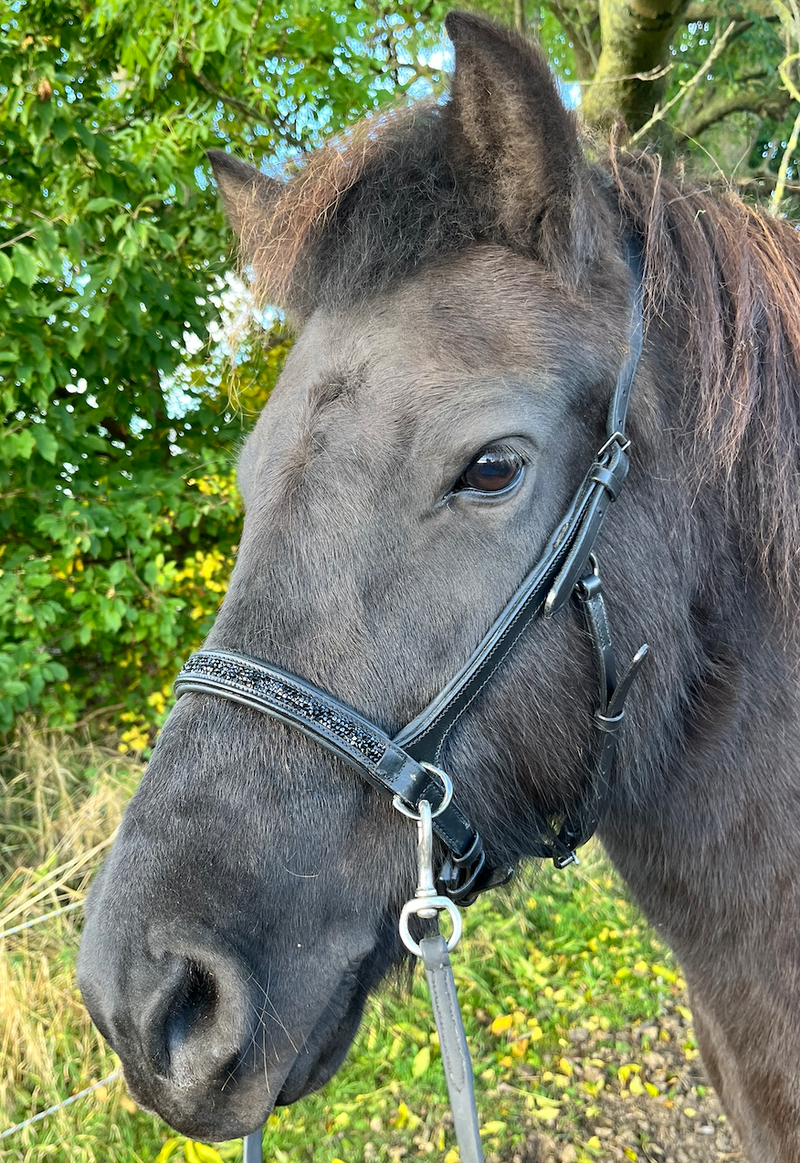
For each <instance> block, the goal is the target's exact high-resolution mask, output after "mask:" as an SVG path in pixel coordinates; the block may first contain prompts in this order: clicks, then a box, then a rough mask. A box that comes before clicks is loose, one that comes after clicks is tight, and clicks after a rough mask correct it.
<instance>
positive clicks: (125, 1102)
mask: <svg viewBox="0 0 800 1163" xmlns="http://www.w3.org/2000/svg"><path fill="white" fill-rule="evenodd" d="M119 1105H120V1106H121V1107H122V1109H123V1110H125V1111H127V1112H128V1114H129V1115H135V1114H136V1112H137V1111H138V1110H139V1108H138V1106H137V1105H136V1103H135V1102H134V1101H133V1099H132V1098H129V1097H128V1095H127V1094H123V1095H120V1100H119Z"/></svg>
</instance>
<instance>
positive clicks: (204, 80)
mask: <svg viewBox="0 0 800 1163" xmlns="http://www.w3.org/2000/svg"><path fill="white" fill-rule="evenodd" d="M178 60H179V61H180V62H181V64H182V65H184V66H185V68H186V69H187V71H188V73H189V76H190V77H191V78H192V80H193V81H195V82H196V83H197V84H198V85H199V86H200V88H201V89H205V91H206V92H207V93H210V94H211V96H212V97H216V98H217V100H218V101H221V102H222V104H223V105H228V106H229V107H230V108H231V109H236V110H237V112H239V113H241V114H243V115H244V116H245V117H246V118H247V119H248V120H249V121H252V122H254V123H255V124H256V125H265V124H268V123H269V120H270V118H269V114H268V113H267V111H266V110H263V111H262V110H259V109H257V108H256V107H255V106H254V105H250V104H249V103H248V102H247V101H241V100H240V99H239V98H238V97H233V96H232V95H231V94H230V93H226V92H225V90H224V89H220V88H218V87H217V86H216V85H214V84H213V83H212V82H211V81H209V79H208V77H207V76H206V75H205V73H203V72H202V71H201V72H197V73H195V72H194V71H193V70H192V69H191V67H190V66H189V62H188V60H187V58H186V54H185V53H184V52H183V51H182V50H181V51H180V52H179V53H178Z"/></svg>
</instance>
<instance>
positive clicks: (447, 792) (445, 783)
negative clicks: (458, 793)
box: [392, 763, 453, 820]
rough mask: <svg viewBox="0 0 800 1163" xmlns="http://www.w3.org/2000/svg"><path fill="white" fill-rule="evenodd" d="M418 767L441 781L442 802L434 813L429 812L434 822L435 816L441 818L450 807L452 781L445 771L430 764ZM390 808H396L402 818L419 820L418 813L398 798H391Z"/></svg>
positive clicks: (422, 764)
mask: <svg viewBox="0 0 800 1163" xmlns="http://www.w3.org/2000/svg"><path fill="white" fill-rule="evenodd" d="M420 767H424V768H425V770H426V771H429V772H430V773H431V775H438V777H439V779H440V780H441V781H442V787H443V788H444V798H443V799H442V802H441V803H440V804H439V807H438V808H437V809H436V811H435V812H434V811H431V819H432V820H435V819H436V817H437V816H441V814H442V812H443V811H444V810H445V808H447V807H449V806H450V801H451V800H452V798H453V781H452V780H451V778H450V776H449V775H448V774H447V772H446V771H442V769H441V767H434V766H433V764H432V763H421V764H420ZM392 806H393V807H395V808H397V810H398V812H401V813H402V814H403V815H404V816H408V818H409V820H418V819H419V818H420V817H419V812H415V811H414V809H413V808H409V807H406V805H405V804H404V803H403V801H402V800H401V799H400V796H392Z"/></svg>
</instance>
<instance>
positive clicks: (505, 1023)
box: [491, 1014, 514, 1037]
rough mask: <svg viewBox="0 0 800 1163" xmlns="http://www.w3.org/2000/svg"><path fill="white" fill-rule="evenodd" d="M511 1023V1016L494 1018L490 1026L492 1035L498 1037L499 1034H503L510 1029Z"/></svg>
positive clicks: (504, 1015) (512, 1019) (505, 1015)
mask: <svg viewBox="0 0 800 1163" xmlns="http://www.w3.org/2000/svg"><path fill="white" fill-rule="evenodd" d="M513 1021H514V1018H513V1017H512V1015H511V1014H503V1016H502V1017H501V1018H495V1019H494V1021H493V1022H492V1026H491V1029H492V1033H493V1034H494V1035H495V1036H496V1037H498V1036H499V1035H500V1034H504V1033H505V1032H506V1030H510V1029H511V1026H512V1024H513Z"/></svg>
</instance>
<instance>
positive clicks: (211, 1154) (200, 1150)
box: [192, 1143, 222, 1163]
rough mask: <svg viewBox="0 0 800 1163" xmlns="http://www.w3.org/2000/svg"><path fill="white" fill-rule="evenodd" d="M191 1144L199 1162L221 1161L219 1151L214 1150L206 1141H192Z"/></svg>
mask: <svg viewBox="0 0 800 1163" xmlns="http://www.w3.org/2000/svg"><path fill="white" fill-rule="evenodd" d="M192 1145H193V1147H194V1152H195V1155H196V1156H197V1158H198V1159H199V1160H200V1163H222V1156H221V1155H220V1153H219V1151H215V1150H214V1148H213V1147H209V1146H208V1144H207V1143H193V1144H192Z"/></svg>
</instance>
